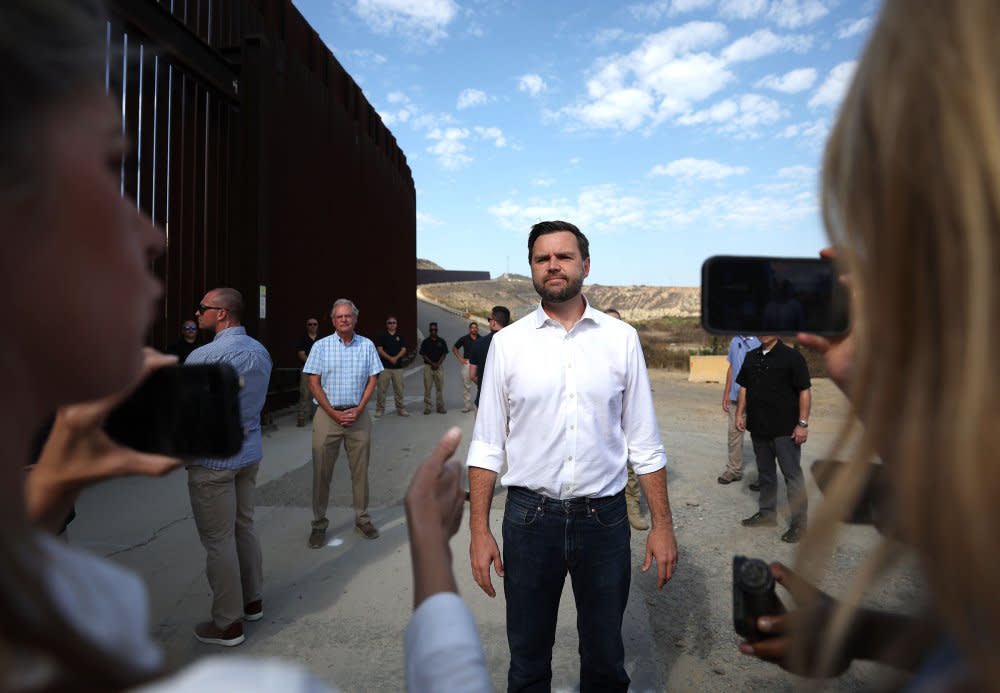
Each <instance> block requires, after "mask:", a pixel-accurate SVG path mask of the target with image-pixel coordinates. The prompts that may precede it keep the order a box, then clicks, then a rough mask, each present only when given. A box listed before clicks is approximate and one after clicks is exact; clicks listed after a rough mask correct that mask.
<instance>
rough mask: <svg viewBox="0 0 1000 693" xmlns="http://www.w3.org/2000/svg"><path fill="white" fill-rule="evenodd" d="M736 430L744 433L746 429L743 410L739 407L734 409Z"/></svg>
mask: <svg viewBox="0 0 1000 693" xmlns="http://www.w3.org/2000/svg"><path fill="white" fill-rule="evenodd" d="M736 430H737V431H739V432H740V433H745V432H746V430H747V421H746V419H744V418H743V412H741V411H740V410H739V409H737V410H736Z"/></svg>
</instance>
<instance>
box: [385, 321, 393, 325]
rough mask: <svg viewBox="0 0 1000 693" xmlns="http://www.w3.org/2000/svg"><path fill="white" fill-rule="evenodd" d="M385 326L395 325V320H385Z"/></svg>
mask: <svg viewBox="0 0 1000 693" xmlns="http://www.w3.org/2000/svg"><path fill="white" fill-rule="evenodd" d="M385 324H386V325H395V324H396V321H395V320H386V321H385Z"/></svg>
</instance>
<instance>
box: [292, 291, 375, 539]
mask: <svg viewBox="0 0 1000 693" xmlns="http://www.w3.org/2000/svg"><path fill="white" fill-rule="evenodd" d="M330 318H331V319H332V320H333V329H334V333H333V334H332V335H330V336H329V337H324V338H323V339H320V340H318V341H317V342H316V343H315V344H313V348H312V350H311V351H310V352H309V359H308V360H307V361H306V365H305V366H303V368H302V372H303V373H307V374H308V375H309V391H310V392H311V393H312V396H313V398H314V400H315V401H316V404H317V406H318V407H319V408H318V409H317V410H316V415H315V416H313V437H312V449H313V495H312V504H313V523H312V532H311V533H310V534H309V547H310V548H313V549H318V548H320V547H321V546H323V545H324V544H325V543H326V530H327V528H328V527H329V525H330V522H329V520H327V518H326V508H327V504H328V503H329V499H330V479H331V478H332V477H333V465H334V464H336V462H337V456H338V455H339V454H340V443H341V441H343V443H344V447H345V448H346V449H347V461H348V464H350V468H351V486H352V491H353V495H354V523H355V529H356V530H357V531H358V532H359V533H360V534H361V535H362V536H364V537H365V539H377V538H378V530H377V529H375V525H373V524H372V521H371V517H370V516H369V515H368V457H369V453H370V451H371V430H372V429H371V427H372V423H371V418H370V417H369V416H368V415H367V414H365V406H366V405H367V404H368V400H370V399H371V396H372V393H374V392H375V383H376V381H377V380H378V374H379V373H381V372H382V362H381V360H379V357H378V352H377V351H376V350H375V345H374V344H373V343H372V341H371V340H370V339H367V338H365V337H362V336H361V335H359V334H355V332H354V326H355V325H356V324H357V321H358V309H357V307H356V306H355V305H354V303H352V302H351V301H349V300H347V299H346V298H341V299H337V301H335V302H334V304H333V310H332V311H331V312H330Z"/></svg>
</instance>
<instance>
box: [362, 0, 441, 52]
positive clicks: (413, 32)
mask: <svg viewBox="0 0 1000 693" xmlns="http://www.w3.org/2000/svg"><path fill="white" fill-rule="evenodd" d="M354 12H355V14H357V15H358V16H359V17H360V18H361V19H362V20H364V21H365V23H367V24H368V26H370V27H371V28H372V29H373V30H374V31H377V32H380V33H400V34H404V35H406V36H408V37H410V38H413V39H418V40H422V41H426V42H427V43H434V42H436V41H438V40H439V39H442V38H444V37H446V36H447V35H448V32H447V27H448V25H449V24H450V23H451V21H452V20H453V19H454V18H455V17H456V16H457V14H458V5H457V4H455V1H454V0H356V2H355V4H354Z"/></svg>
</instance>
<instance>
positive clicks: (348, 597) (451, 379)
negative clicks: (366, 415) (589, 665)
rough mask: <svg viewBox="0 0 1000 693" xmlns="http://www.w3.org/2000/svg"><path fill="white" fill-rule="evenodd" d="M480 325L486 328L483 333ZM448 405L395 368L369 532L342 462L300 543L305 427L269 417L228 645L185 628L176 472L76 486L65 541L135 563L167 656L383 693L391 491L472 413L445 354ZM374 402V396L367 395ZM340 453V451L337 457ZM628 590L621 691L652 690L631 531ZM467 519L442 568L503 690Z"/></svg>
mask: <svg viewBox="0 0 1000 693" xmlns="http://www.w3.org/2000/svg"><path fill="white" fill-rule="evenodd" d="M419 318H420V321H421V325H420V326H419V327H420V328H421V331H422V332H426V324H427V322H428V321H430V320H436V321H437V322H438V323H439V324H440V331H441V334H442V336H443V337H444V338H445V339H446V340H447V341H448V343H449V347H450V345H451V344H452V343H453V342H454V341H455V340H456V339H457V338H458V337H459V336H461V335H462V334H464V333H465V332H466V325H467V323H466V322H465V321H463V320H461V319H458V318H456V317H454V316H453V315H451V314H448V313H445V312H444V311H441V310H439V309H437V308H434V307H432V306H429V305H426V304H421V305H420V307H419ZM484 331H485V329H484ZM445 369H446V370H445V373H446V375H445V379H446V380H445V401H446V405H447V407H448V413H447V414H445V415H441V414H437V413H434V414H431V415H428V416H424V415H422V414H421V412H422V410H423V405H422V400H423V384H422V377H421V375H420V372H421V368H420V367H413V368H411V370H410V371H408V373H407V378H406V393H407V395H406V401H407V408H408V410H409V412H410V416H409V417H408V418H402V417H398V416H396V415H395V414H394V412H393V409H392V404H391V397H392V396H391V394H390V395H389V400H390V402H389V409H388V410H387V413H386V416H384V417H382V418H380V419H376V420H375V425H374V429H373V441H372V442H373V446H372V456H371V467H370V480H371V503H370V508H371V514H372V518H373V521H374V523H375V525H376V526H377V527H378V528H379V530H380V532H381V537H380V538H379V539H378V540H375V541H367V540H365V539H363V538H362V537H361V536H360V535H359V534H357V533H356V532H354V529H353V525H354V521H353V520H354V516H353V510H352V508H351V493H350V488H351V487H350V479H349V473H348V469H347V464H346V461H339V462H338V465H337V467H336V469H335V471H334V476H333V484H332V491H331V500H330V514H329V517H330V522H331V527H330V532H329V534H328V538H329V544H328V546H326V547H325V548H323V549H320V550H312V549H309V548H308V547H307V546H306V540H307V538H308V535H309V529H310V520H311V517H312V514H311V510H310V498H311V484H312V468H311V452H310V436H311V431H310V429H309V428H296V427H295V416H294V414H291V413H289V414H287V415H283V416H278V417H276V419H275V424H276V425H275V426H274V427H273V428H272V429H271V430H269V431H267V432H266V434H265V438H264V460H263V463H262V464H261V470H260V473H259V476H258V497H257V513H256V525H257V527H258V530H259V532H260V535H261V542H262V545H263V553H264V570H265V585H264V618H263V619H262V620H261V621H259V622H257V623H251V624H248V625H247V627H246V633H247V641H246V643H245V644H243V645H241V646H240V647H237V648H232V649H229V650H226V649H223V648H218V647H213V646H207V645H201V644H200V643H198V642H197V641H195V639H194V637H193V635H192V628H193V626H194V624H195V623H196V622H198V621H201V620H205V619H207V618H208V615H209V607H210V601H211V594H210V591H209V589H208V583H207V581H206V578H205V571H204V556H205V554H204V550H203V549H202V547H201V544H200V543H199V541H198V536H197V532H196V531H195V527H194V522H193V520H192V518H191V508H190V503H189V500H188V495H187V488H186V483H187V477H186V474H185V473H184V472H183V471H179V472H175V473H174V474H172V475H171V476H169V477H168V478H166V479H122V480H117V481H114V482H110V483H107V484H104V485H102V486H99V487H96V488H94V489H91V490H89V491H88V492H86V493H85V494H84V495H83V496H82V497H81V498H80V501H79V503H78V505H77V513H78V516H77V519H76V521H75V522H74V523H73V524H72V525H71V527H70V530H69V534H70V541H71V543H73V544H75V545H78V546H83V547H86V548H89V549H91V550H93V551H94V552H96V553H99V554H102V555H105V556H109V557H111V558H113V560H115V561H118V562H120V563H122V564H124V565H126V566H129V567H131V568H132V569H134V570H136V571H137V572H138V573H139V574H140V575H142V576H143V578H144V579H145V580H146V583H147V585H148V587H149V591H150V596H151V602H152V604H151V608H152V623H153V624H154V625H155V629H156V630H155V636H156V638H157V639H158V640H160V641H161V642H162V643H163V646H164V647H165V649H166V651H167V652H168V654H169V657H170V658H171V661H172V662H174V663H183V662H186V661H190V660H191V659H194V658H196V657H199V656H202V655H204V654H207V653H212V654H234V655H235V654H239V655H250V656H254V657H264V656H277V657H283V658H288V659H292V660H296V661H299V662H302V663H304V664H306V665H307V666H308V667H309V668H310V669H311V670H312V671H313V672H315V673H316V674H317V675H318V676H320V677H321V678H323V679H325V680H327V681H329V682H330V683H332V684H335V685H337V686H338V687H340V688H341V689H342V690H344V691H394V690H401V689H402V688H403V632H404V629H405V628H406V624H407V622H408V620H409V617H410V613H411V610H412V590H411V581H410V558H409V551H408V547H407V536H406V527H405V515H404V511H403V505H402V501H403V495H404V493H405V491H406V487H407V485H408V483H409V480H410V477H411V475H412V473H413V471H414V469H415V468H416V466H417V465H418V464H419V463H420V461H421V460H422V459H423V457H424V455H425V454H426V453H427V452H429V451H430V450H431V448H432V447H433V446H434V444H435V443H436V442H437V440H438V438H439V437H440V436H441V434H442V433H443V432H444V431H445V430H447V428H448V427H450V426H453V425H457V426H460V427H461V428H462V430H463V435H464V438H463V444H462V447H461V448H460V450H459V456H460V459H463V460H464V455H465V451H466V449H467V447H468V439H469V436H470V435H471V432H472V423H473V416H472V414H462V413H461V411H460V410H461V407H462V395H461V379H460V377H459V373H458V367H457V363H456V361H455V359H454V357H453V356H451V355H449V357H448V359H447V360H446V362H445ZM368 411H369V412H373V411H374V403H371V404H369V407H368ZM341 460H346V456H344V455H343V454H342V455H341ZM503 502H504V495H503V493H502V492H501V493H499V494H498V495H497V497H496V498H495V501H494V511H493V512H492V514H491V523H492V525H493V527H494V532H495V535H496V536H497V537H499V536H500V520H501V515H502V508H503ZM632 543H633V547H632V552H633V563H634V565H635V572H634V575H633V590H632V595H631V597H630V601H629V605H628V609H627V612H626V615H625V626H624V635H625V643H626V652H627V661H626V668H627V669H628V671H629V673H630V675H631V676H632V680H633V690H636V691H648V690H655V691H659V690H664V689H665V685H664V683H663V682H662V681H661V680H660V674H659V671H660V667H659V666H658V664H657V657H656V656H655V653H654V646H653V636H652V628H651V625H650V610H651V609H652V608H655V606H656V600H651V599H649V598H648V596H644V593H645V590H644V589H638V588H636V584H637V583H638V582H640V581H641V582H650V581H652V580H654V579H655V578H654V576H652V575H648V574H642V573H640V572H639V570H638V568H639V565H640V563H641V560H642V556H643V552H644V550H645V548H644V547H645V533H642V532H638V533H634V534H633V539H632ZM468 546H469V534H468V526H467V522H463V526H462V529H461V530H460V531H459V533H458V535H457V536H456V537H455V539H453V541H452V551H453V553H454V567H455V573H456V576H457V578H458V584H459V588H460V590H461V593H462V595H463V596H464V597H465V599H466V600H467V601H468V602H469V604H470V606H471V608H472V610H473V612H474V614H475V617H476V621H477V623H478V625H479V632H480V635H481V637H482V641H483V647H484V649H485V652H486V657H487V660H488V665H489V669H490V673H491V675H492V678H493V684H494V688H495V689H496V690H503V689H504V688H505V687H506V670H507V663H508V655H507V642H506V634H505V630H504V624H505V618H504V605H503V596H502V590H501V587H500V585H499V581H497V580H495V582H494V584H495V586H496V587H497V591H498V593H499V595H498V597H497V598H496V599H490V598H488V597H487V596H486V595H485V594H484V593H483V592H482V591H481V590H480V589H479V587H478V586H476V585H475V583H474V582H473V580H472V575H471V571H470V569H469V561H468ZM575 612H576V610H575V606H574V603H573V598H572V592H571V591H570V590H569V589H568V581H567V590H566V591H565V592H564V595H563V600H562V603H561V608H560V614H559V627H558V632H557V636H556V646H555V651H554V655H553V669H554V687H555V688H556V689H557V690H573V689H574V687H575V686H576V683H577V680H578V675H577V671H578V665H579V660H578V654H577V636H576V625H575V622H576V613H575Z"/></svg>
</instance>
